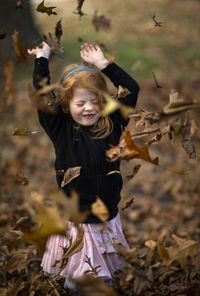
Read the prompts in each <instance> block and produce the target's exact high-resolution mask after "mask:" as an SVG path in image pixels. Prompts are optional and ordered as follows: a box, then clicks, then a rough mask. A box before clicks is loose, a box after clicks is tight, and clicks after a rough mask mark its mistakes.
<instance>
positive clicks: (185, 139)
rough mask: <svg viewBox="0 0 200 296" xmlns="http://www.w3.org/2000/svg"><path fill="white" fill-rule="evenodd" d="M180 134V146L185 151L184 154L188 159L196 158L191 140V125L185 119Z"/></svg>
mask: <svg viewBox="0 0 200 296" xmlns="http://www.w3.org/2000/svg"><path fill="white" fill-rule="evenodd" d="M181 133H182V146H183V148H184V149H185V152H186V153H187V155H188V156H189V158H191V159H194V158H196V151H195V147H194V144H193V143H192V139H191V124H190V122H189V118H187V119H186V122H185V124H184V126H183V127H182V130H181Z"/></svg>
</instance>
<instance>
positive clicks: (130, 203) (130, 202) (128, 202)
mask: <svg viewBox="0 0 200 296" xmlns="http://www.w3.org/2000/svg"><path fill="white" fill-rule="evenodd" d="M133 202H134V197H132V198H131V199H130V200H129V201H127V202H126V204H125V206H124V207H123V208H122V211H124V210H125V209H127V208H129V207H130V206H131V205H132V204H133Z"/></svg>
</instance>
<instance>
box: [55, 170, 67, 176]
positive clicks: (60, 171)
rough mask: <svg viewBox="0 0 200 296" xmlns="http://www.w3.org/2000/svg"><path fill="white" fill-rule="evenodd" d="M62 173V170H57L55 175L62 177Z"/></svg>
mask: <svg viewBox="0 0 200 296" xmlns="http://www.w3.org/2000/svg"><path fill="white" fill-rule="evenodd" d="M64 173H65V171H64V170H58V171H56V174H57V175H59V176H60V175H64Z"/></svg>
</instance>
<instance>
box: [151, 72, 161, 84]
mask: <svg viewBox="0 0 200 296" xmlns="http://www.w3.org/2000/svg"><path fill="white" fill-rule="evenodd" d="M152 74H153V79H154V82H155V85H156V87H157V88H162V86H161V85H160V84H159V83H158V81H157V79H156V75H155V74H154V72H152Z"/></svg>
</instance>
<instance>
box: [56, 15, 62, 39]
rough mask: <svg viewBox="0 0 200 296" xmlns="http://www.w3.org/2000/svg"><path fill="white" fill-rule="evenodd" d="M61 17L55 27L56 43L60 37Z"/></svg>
mask: <svg viewBox="0 0 200 296" xmlns="http://www.w3.org/2000/svg"><path fill="white" fill-rule="evenodd" d="M61 21H62V18H61V19H60V20H59V21H58V22H57V24H56V28H55V36H56V38H57V39H58V43H60V38H61V36H62V33H63V32H62V24H61Z"/></svg>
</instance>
